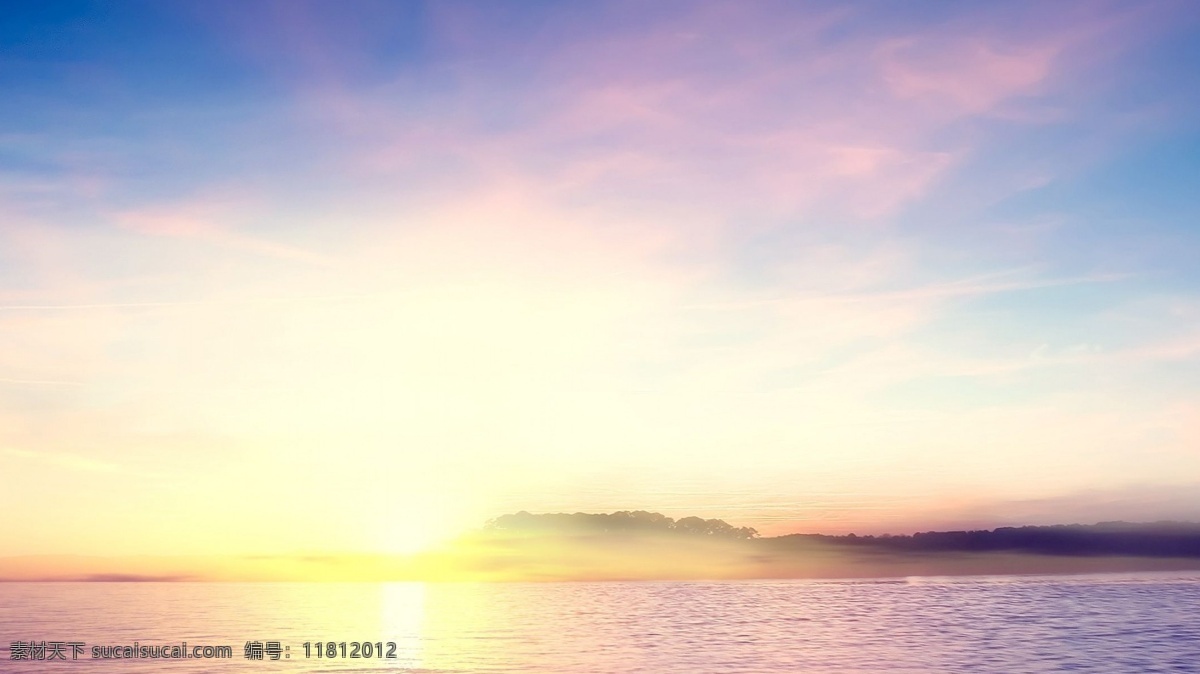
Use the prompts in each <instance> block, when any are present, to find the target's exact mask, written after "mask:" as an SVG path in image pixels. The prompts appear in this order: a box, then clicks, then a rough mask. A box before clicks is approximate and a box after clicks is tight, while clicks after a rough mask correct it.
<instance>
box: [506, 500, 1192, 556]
mask: <svg viewBox="0 0 1200 674" xmlns="http://www.w3.org/2000/svg"><path fill="white" fill-rule="evenodd" d="M484 531H489V532H498V533H504V532H507V533H514V534H516V533H520V534H531V533H537V534H543V535H554V534H558V535H579V534H612V535H619V534H631V533H636V534H645V533H655V534H661V535H667V536H701V537H708V538H711V539H715V540H737V541H755V544H756V545H760V546H765V547H769V548H773V549H787V548H788V547H789V546H799V547H805V546H806V545H808V544H811V543H823V544H830V545H836V546H846V547H849V548H853V549H859V550H879V551H887V552H923V553H931V552H1026V553H1034V554H1042V555H1067V556H1084V555H1129V556H1135V557H1182V558H1193V557H1195V558H1200V523H1195V522H1169V521H1165V522H1151V523H1131V522H1101V523H1099V524H1092V525H1082V524H1057V525H1053V526H1024V527H1001V528H998V529H992V530H978V531H930V532H924V533H916V534H911V535H890V534H884V535H882V536H858V535H856V534H847V535H845V536H830V535H826V534H786V535H783V536H776V537H768V538H763V537H760V536H759V534H758V531H757V530H755V529H753V528H751V527H735V526H733V525H731V524H729V523H727V522H725V521H724V520H719V519H708V520H706V519H701V518H699V517H684V518H682V519H679V520H675V519H672V518H670V517H667V516H665V515H662V514H660V513H654V512H647V511H644V510H634V511H627V510H626V511H619V512H614V513H608V514H606V513H597V514H593V513H572V514H567V513H554V514H542V515H535V514H532V513H528V512H524V511H522V512H519V513H515V514H512V515H503V516H501V517H497V518H495V519H493V520H490V521H489V522H488V523H487V524H486V525H484Z"/></svg>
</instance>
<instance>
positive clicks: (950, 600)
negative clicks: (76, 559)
mask: <svg viewBox="0 0 1200 674" xmlns="http://www.w3.org/2000/svg"><path fill="white" fill-rule="evenodd" d="M13 641H61V642H72V641H74V642H82V643H84V644H86V646H85V647H84V652H83V654H82V655H81V656H80V659H79V660H77V661H74V662H72V661H66V662H49V661H24V660H12V659H11V657H10V656H11V653H10V648H11V642H13ZM184 641H186V642H188V644H189V648H191V647H192V646H193V645H229V646H231V647H232V651H233V656H234V657H233V658H232V659H229V660H200V659H192V660H165V661H164V660H156V659H134V660H97V659H92V658H91V649H92V647H93V646H101V645H105V646H107V645H133V644H134V643H135V642H137V643H138V644H139V646H140V645H146V644H155V645H157V644H162V643H166V644H179V643H181V642H184ZM247 641H261V642H267V641H277V642H279V643H280V647H281V649H283V648H286V649H287V651H286V653H285V655H290V657H287V658H281V659H280V660H278V661H270V660H263V661H252V660H246V659H245V658H244V655H245V644H246V642H247ZM330 641H333V642H335V643H338V642H343V641H344V642H347V643H348V650H347V655H349V653H350V650H349V649H351V648H353V645H352V643H353V642H356V641H357V642H371V643H372V644H374V643H375V642H383V646H384V648H385V650H386V649H389V648H390V646H389V645H388V642H392V643H394V644H395V652H394V655H395V658H394V659H379V658H378V657H372V658H371V659H362V658H359V659H350V658H349V657H346V658H343V657H341V655H340V652H339V653H338V654H337V657H334V658H332V659H330V658H325V657H322V658H319V659H318V658H317V657H316V655H315V653H314V649H315V644H316V643H317V642H330ZM305 642H309V644H310V646H309V654H310V656H309V657H308V658H306V657H305V649H304V645H303V644H304V643H305ZM335 649H337V650H339V651H340V646H335ZM361 652H362V649H361V648H360V655H361ZM67 657H68V658H69V657H70V655H69V651H68V654H67ZM0 658H2V659H0V670H2V671H6V672H7V671H14V672H62V671H73V672H101V671H102V672H114V673H116V672H173V671H177V672H192V673H194V672H296V673H300V672H305V673H306V672H348V671H368V672H379V671H402V672H429V673H433V672H540V673H547V674H550V673H564V674H567V673H574V672H589V673H600V672H614V673H615V672H620V673H622V674H626V673H629V672H664V673H674V672H685V673H690V674H699V673H704V672H763V673H770V672H789V673H790V672H814V673H824V672H830V673H832V672H839V673H842V672H845V673H848V672H913V673H918V672H919V673H922V674H925V673H930V672H953V673H955V674H958V673H962V672H995V673H996V674H1015V673H1018V672H1137V673H1144V672H1200V575H1197V574H1191V575H1178V574H1176V575H1125V576H1115V575H1114V576H1074V577H1037V578H1033V577H1015V578H996V577H989V578H972V579H911V580H907V581H905V580H899V581H765V582H713V583H690V582H689V583H684V582H664V583H557V584H494V585H488V584H462V585H459V584H431V585H420V584H402V583H400V584H286V583H272V584H243V583H231V584H204V583H195V584H193V583H173V584H172V583H7V584H2V583H0Z"/></svg>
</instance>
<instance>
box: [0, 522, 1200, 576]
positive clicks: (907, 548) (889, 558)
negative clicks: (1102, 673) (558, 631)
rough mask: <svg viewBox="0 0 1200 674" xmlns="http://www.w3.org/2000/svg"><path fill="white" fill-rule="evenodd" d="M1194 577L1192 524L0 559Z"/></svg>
mask: <svg viewBox="0 0 1200 674" xmlns="http://www.w3.org/2000/svg"><path fill="white" fill-rule="evenodd" d="M1140 571H1200V523H1191V522H1153V523H1127V522H1104V523H1100V524H1092V525H1079V524H1071V525H1056V526H1024V527H1002V528H999V529H992V530H984V531H935V532H924V533H915V534H911V535H895V536H891V535H883V536H858V535H855V534H848V535H844V536H830V535H823V534H788V535H782V536H773V537H764V536H761V535H760V534H759V532H758V531H756V530H755V529H754V528H752V527H745V526H741V527H739V526H734V525H732V524H730V523H728V522H726V521H724V520H720V519H703V518H700V517H684V518H681V519H674V518H671V517H667V516H665V515H662V514H661V513H655V512H649V511H644V510H635V511H618V512H613V513H547V514H533V513H528V512H518V513H513V514H508V515H502V516H500V517H496V518H494V519H492V520H489V521H488V522H487V523H486V524H485V525H484V526H482V527H481V528H480V529H478V530H475V531H472V532H469V533H467V534H464V535H462V536H460V537H458V538H456V539H454V540H451V541H449V542H447V543H445V544H443V545H441V546H438V547H436V548H434V549H431V550H427V551H424V552H420V553H417V554H412V555H388V554H377V553H347V554H337V553H328V554H326V553H323V554H308V555H243V556H225V557H217V556H190V557H183V556H176V557H171V556H160V557H151V556H139V557H79V556H26V557H7V558H0V580H6V581H31V580H67V581H213V580H223V581H241V580H250V581H273V580H284V581H324V580H329V581H345V580H359V581H379V582H383V581H425V582H430V581H432V582H437V581H481V582H503V581H612V580H738V579H742V580H750V579H787V578H904V577H921V576H960V575H1010V574H1063V573H1104V572H1140Z"/></svg>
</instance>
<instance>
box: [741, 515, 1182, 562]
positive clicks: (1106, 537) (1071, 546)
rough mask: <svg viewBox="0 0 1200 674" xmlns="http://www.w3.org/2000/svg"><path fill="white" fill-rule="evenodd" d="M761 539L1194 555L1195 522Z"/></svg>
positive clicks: (785, 543) (891, 547)
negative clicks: (906, 534)
mask: <svg viewBox="0 0 1200 674" xmlns="http://www.w3.org/2000/svg"><path fill="white" fill-rule="evenodd" d="M763 540H764V541H771V542H772V544H774V545H776V546H779V547H784V548H786V547H789V546H790V545H793V544H797V543H804V542H808V541H816V542H824V543H832V544H834V545H839V546H846V547H855V548H860V549H868V550H880V551H891V552H928V553H933V552H1027V553H1034V554H1043V555H1064V556H1099V555H1127V556H1135V557H1193V558H1200V524H1196V523H1189V522H1153V523H1147V524H1136V523H1130V522H1101V523H1100V524H1093V525H1082V524H1056V525H1051V526H1025V527H1001V528H999V529H993V530H980V531H929V532H923V533H916V534H912V535H911V536H889V535H883V536H856V535H854V534H850V535H848V536H827V535H822V534H791V535H787V536H779V537H776V538H771V539H763Z"/></svg>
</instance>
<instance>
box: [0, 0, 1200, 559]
mask: <svg viewBox="0 0 1200 674" xmlns="http://www.w3.org/2000/svg"><path fill="white" fill-rule="evenodd" d="M3 13H4V18H3V20H2V21H0V92H3V95H0V484H2V485H3V486H2V487H0V512H3V513H6V514H7V516H6V517H5V518H3V519H0V555H30V554H89V555H92V554H121V555H142V554H148V555H160V554H179V555H185V554H215V553H220V554H290V553H301V552H308V551H325V550H338V551H346V552H409V551H413V550H417V549H421V548H424V547H426V546H428V545H430V544H432V543H434V542H436V541H438V540H442V539H444V538H446V537H448V536H453V535H456V534H458V533H460V532H463V531H465V530H468V529H470V528H472V527H477V526H479V525H481V524H482V523H483V522H484V521H486V520H487V519H488V518H491V517H495V516H497V515H500V514H504V513H509V512H516V511H518V510H528V511H531V512H576V511H585V512H611V511H615V510H637V509H642V510H650V511H657V512H662V513H664V514H666V515H669V516H672V517H682V516H688V515H698V516H702V517H719V518H722V519H725V520H727V521H729V522H731V523H734V524H736V525H738V526H754V527H756V528H758V529H759V530H760V531H761V532H763V533H764V534H768V535H773V534H783V533H792V532H824V533H847V532H857V533H860V534H861V533H883V532H891V533H908V532H912V531H918V530H930V529H939V528H981V527H988V528H990V527H994V526H1004V525H1020V524H1051V523H1073V522H1082V523H1092V522H1097V521H1105V520H1118V519H1121V520H1130V521H1151V520H1159V519H1192V520H1200V264H1197V260H1200V221H1198V217H1200V197H1198V196H1197V190H1196V186H1197V185H1198V184H1200V115H1198V114H1196V111H1197V110H1198V109H1200V39H1197V38H1198V37H1200V35H1198V33H1200V10H1198V8H1197V6H1196V5H1195V4H1194V3H1190V2H1158V1H1150V2H1140V3H1128V2H1096V1H1089V2H1055V3H1044V2H1029V3H1022V2H1005V3H925V4H911V3H900V4H898V3H889V2H880V3H873V2H858V3H833V2H830V3H822V2H816V3H805V2H767V1H762V2H729V3H725V2H672V1H667V2H653V3H645V2H642V3H638V2H576V3H549V2H546V3H541V2H524V3H478V2H438V3H430V4H422V3H391V2H379V3H375V2H363V1H349V2H338V3H333V2H303V1H287V2H283V1H280V2H266V1H261V0H252V1H250V2H232V1H228V0H217V1H205V2H197V1H181V2H172V3H161V2H133V1H131V2H122V3H104V2H50V3H40V2H38V3H35V2H28V3H8V4H6V5H5V7H4V9H3Z"/></svg>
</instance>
